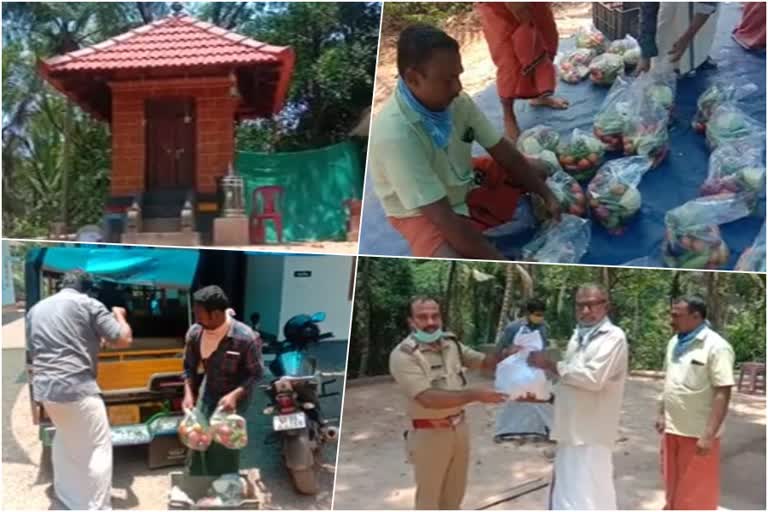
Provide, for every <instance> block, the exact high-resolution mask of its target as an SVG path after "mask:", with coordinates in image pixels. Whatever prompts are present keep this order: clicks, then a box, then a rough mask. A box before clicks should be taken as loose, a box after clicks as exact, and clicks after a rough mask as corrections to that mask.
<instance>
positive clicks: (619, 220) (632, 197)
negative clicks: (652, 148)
mask: <svg viewBox="0 0 768 512" xmlns="http://www.w3.org/2000/svg"><path fill="white" fill-rule="evenodd" d="M650 167H651V164H650V162H649V161H648V159H647V158H644V157H641V156H633V157H627V158H619V159H617V160H611V161H610V162H607V163H606V164H604V165H603V166H602V167H600V170H599V171H597V174H596V175H595V177H594V178H593V179H592V181H591V182H590V183H589V186H588V187H587V194H588V195H589V206H590V207H591V208H592V215H593V217H594V218H595V219H596V220H597V222H599V223H600V224H602V225H603V227H605V229H607V230H608V232H609V233H610V234H612V235H623V234H624V231H625V230H626V227H627V224H629V223H630V222H631V221H632V219H633V218H634V217H635V215H636V214H637V212H639V211H640V207H641V206H642V204H643V200H642V196H641V195H640V191H639V190H638V189H637V186H638V185H639V184H640V180H641V179H642V178H643V175H644V174H645V173H646V172H648V170H649V169H650Z"/></svg>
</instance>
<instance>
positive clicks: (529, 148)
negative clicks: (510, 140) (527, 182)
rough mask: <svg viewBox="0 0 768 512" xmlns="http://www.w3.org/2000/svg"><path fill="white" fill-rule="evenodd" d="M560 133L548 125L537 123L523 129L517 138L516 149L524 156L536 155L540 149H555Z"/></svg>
mask: <svg viewBox="0 0 768 512" xmlns="http://www.w3.org/2000/svg"><path fill="white" fill-rule="evenodd" d="M559 143H560V134H559V133H557V132H556V131H555V130H554V129H552V128H550V127H549V126H546V125H543V124H539V125H536V126H534V127H533V128H528V129H527V130H524V131H523V132H522V133H521V134H520V136H519V137H518V138H517V149H519V150H520V152H521V153H522V154H524V155H525V156H528V157H531V156H537V155H539V154H540V153H541V152H542V151H552V152H554V151H557V145H558V144H559Z"/></svg>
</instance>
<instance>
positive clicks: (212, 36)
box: [38, 3, 294, 245]
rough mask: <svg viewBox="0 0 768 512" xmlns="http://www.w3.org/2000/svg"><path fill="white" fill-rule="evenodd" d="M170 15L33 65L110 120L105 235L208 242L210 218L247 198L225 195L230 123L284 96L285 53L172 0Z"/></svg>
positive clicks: (277, 105) (288, 66) (260, 113)
mask: <svg viewBox="0 0 768 512" xmlns="http://www.w3.org/2000/svg"><path fill="white" fill-rule="evenodd" d="M173 11H174V14H172V15H170V16H168V17H166V18H163V19H160V20H158V21H155V22H153V23H150V24H148V25H144V26H141V27H139V28H135V29H133V30H129V31H128V32H126V33H124V34H121V35H119V36H116V37H113V38H111V39H108V40H106V41H103V42H101V43H98V44H95V45H93V46H89V47H86V48H82V49H80V50H77V51H74V52H70V53H67V54H64V55H58V56H54V57H51V58H49V59H45V60H42V61H40V62H39V64H38V69H39V72H40V74H41V75H42V76H43V77H44V78H45V80H47V81H48V82H49V83H50V84H52V85H53V86H54V87H55V88H56V89H57V90H59V91H60V92H62V93H63V94H65V95H66V96H67V97H68V98H69V99H70V101H72V102H74V103H75V104H77V105H78V106H79V107H80V108H81V109H83V110H84V111H85V112H88V113H89V114H90V115H92V116H93V117H95V118H96V119H99V120H102V121H104V122H107V123H109V126H110V129H111V134H112V169H111V185H110V193H109V198H108V200H107V202H106V205H105V215H106V217H105V220H106V223H105V225H106V226H107V233H106V241H110V242H121V241H122V242H127V243H158V244H165V243H167V244H172V245H176V244H178V245H198V244H204V243H211V241H212V239H213V231H214V220H215V219H216V218H217V217H219V216H222V215H223V213H222V212H223V210H229V211H236V212H237V211H238V210H239V208H240V207H239V206H238V204H239V205H242V198H237V197H236V198H232V197H231V196H232V193H233V192H234V193H235V194H242V186H240V187H237V186H235V187H234V188H233V189H231V190H224V191H222V188H225V189H226V187H222V182H226V180H227V178H228V177H232V172H233V171H232V166H233V161H234V158H235V154H234V153H235V127H236V124H237V123H238V122H239V121H240V120H243V119H255V118H260V117H271V116H272V115H274V114H276V113H278V112H279V111H280V110H281V109H282V108H283V105H284V102H285V98H286V95H287V92H288V88H289V85H290V80H291V75H292V72H293V67H294V53H293V50H292V49H291V48H288V47H280V46H271V45H269V44H266V43H262V42H259V41H255V40H253V39H250V38H248V37H246V36H243V35H240V34H237V33H234V32H231V31H228V30H225V29H223V28H220V27H218V26H216V25H213V24H211V23H207V22H204V21H200V20H198V19H196V18H194V17H191V16H188V15H185V14H184V13H182V7H181V5H179V4H178V3H176V4H174V5H173ZM230 181H233V180H230ZM227 192H228V193H227ZM223 196H227V197H229V198H230V199H228V200H227V201H229V202H230V203H232V202H234V206H232V204H230V205H229V206H227V205H225V204H224V203H225V202H226V201H225V200H223V199H222V197H223ZM235 239H239V237H238V236H236V237H235ZM243 241H244V242H245V240H243Z"/></svg>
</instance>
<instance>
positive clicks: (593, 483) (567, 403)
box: [528, 285, 628, 510]
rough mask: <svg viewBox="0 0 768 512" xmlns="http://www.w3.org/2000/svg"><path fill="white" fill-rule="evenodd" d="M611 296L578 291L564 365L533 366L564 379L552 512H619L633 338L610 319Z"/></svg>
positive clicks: (535, 362) (541, 358)
mask: <svg viewBox="0 0 768 512" xmlns="http://www.w3.org/2000/svg"><path fill="white" fill-rule="evenodd" d="M609 309H610V299H609V296H608V292H607V291H606V290H605V289H604V288H602V287H601V286H598V285H585V286H581V287H580V288H579V289H578V291H577V292H576V320H577V321H578V325H577V327H576V330H575V331H574V333H573V336H571V339H570V341H569V342H568V349H567V351H566V354H565V357H564V358H563V360H562V361H560V362H555V361H553V360H552V359H550V358H549V357H548V356H547V354H546V353H545V352H533V353H531V355H530V357H529V360H528V363H529V364H530V365H531V366H535V367H537V368H541V369H544V370H547V371H549V372H551V373H553V374H555V375H557V376H558V378H559V381H558V384H557V387H556V389H555V417H554V425H553V430H552V436H551V437H552V439H553V440H555V441H557V443H558V444H557V455H556V456H555V470H554V477H553V479H552V486H551V489H550V509H552V510H615V509H616V508H617V506H616V490H615V488H614V484H613V456H612V452H613V446H614V443H615V441H616V438H617V437H618V429H619V416H620V415H621V403H622V400H623V395H624V382H625V381H626V378H627V372H628V347H627V338H626V336H625V334H624V331H623V330H621V328H619V327H617V326H615V325H613V323H611V320H610V319H609V318H608V311H609Z"/></svg>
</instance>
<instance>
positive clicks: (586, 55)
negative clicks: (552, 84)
mask: <svg viewBox="0 0 768 512" xmlns="http://www.w3.org/2000/svg"><path fill="white" fill-rule="evenodd" d="M596 55H597V54H596V53H595V52H594V50H588V49H586V48H578V49H576V50H571V51H569V52H566V53H561V54H558V55H557V57H556V58H555V67H556V68H557V73H558V75H559V76H560V79H561V80H562V81H563V82H567V83H569V84H577V83H579V82H581V81H582V80H584V79H585V78H586V77H587V75H588V74H589V64H590V63H591V62H592V59H594V58H595V56H596Z"/></svg>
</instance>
